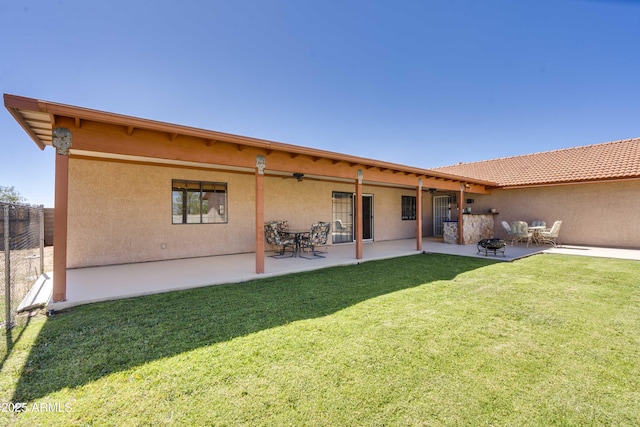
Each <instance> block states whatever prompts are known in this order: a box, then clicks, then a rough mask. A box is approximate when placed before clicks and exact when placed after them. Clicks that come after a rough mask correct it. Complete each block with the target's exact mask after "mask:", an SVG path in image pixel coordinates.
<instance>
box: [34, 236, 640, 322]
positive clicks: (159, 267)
mask: <svg viewBox="0 0 640 427" xmlns="http://www.w3.org/2000/svg"><path fill="white" fill-rule="evenodd" d="M415 244H416V243H415V240H414V239H406V240H393V241H385V242H371V243H365V244H364V251H363V259H360V260H357V259H355V247H354V245H353V244H344V245H333V246H330V247H329V250H328V254H327V256H326V258H314V259H306V258H301V257H297V258H273V257H270V256H266V257H265V271H266V272H265V273H263V274H256V273H255V256H254V254H253V253H245V254H237V255H222V256H212V257H202V258H190V259H179V260H168V261H154V262H146V263H137V264H124V265H114V266H105V267H90V268H79V269H70V270H68V271H67V300H66V301H63V302H55V303H54V302H52V301H51V299H50V298H51V290H52V287H53V279H52V277H53V274H51V273H48V274H45V275H43V276H42V277H41V279H40V280H39V281H40V284H37V286H34V288H38V289H39V294H40V295H39V296H37V298H34V301H36V300H39V301H43V302H47V305H46V308H47V310H55V311H58V310H63V309H66V308H69V307H73V306H76V305H81V304H88V303H93V302H99V301H108V300H114V299H121V298H130V297H135V296H141V295H149V294H154V293H160V292H169V291H176V290H182V289H189V288H195V287H202V286H211V285H219V284H225V283H240V282H245V281H248V280H253V279H259V278H264V277H272V276H281V275H285V274H290V273H296V272H302V271H311V270H317V269H321V268H326V267H332V266H339V265H352V264H359V263H362V262H366V261H372V260H379V259H385V258H395V257H400V256H407V255H415V254H419V253H420V252H419V251H417V250H416V248H415ZM422 252H425V253H443V254H450V255H460V256H470V257H480V258H488V259H492V260H496V261H513V260H515V259H518V258H523V257H527V256H530V255H534V254H537V253H558V254H571V255H583V256H598V257H610V258H623V259H633V260H640V250H628V249H608V248H591V247H578V246H563V247H560V248H550V247H548V246H529V247H526V246H508V247H507V249H506V252H505V256H502V255H497V256H494V255H489V256H486V257H485V255H484V254H478V252H477V249H476V245H451V244H446V243H443V242H442V239H436V238H424V239H423V250H422ZM267 255H269V254H267ZM32 298H33V297H32ZM43 298H44V299H43Z"/></svg>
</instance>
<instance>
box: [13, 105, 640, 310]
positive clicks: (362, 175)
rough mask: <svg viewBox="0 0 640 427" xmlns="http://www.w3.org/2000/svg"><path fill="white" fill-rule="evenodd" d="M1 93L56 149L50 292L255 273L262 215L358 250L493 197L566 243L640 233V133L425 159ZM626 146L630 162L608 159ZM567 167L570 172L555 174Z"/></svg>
mask: <svg viewBox="0 0 640 427" xmlns="http://www.w3.org/2000/svg"><path fill="white" fill-rule="evenodd" d="M4 103H5V106H6V108H7V109H8V110H9V112H10V113H11V114H12V115H13V117H14V118H15V119H16V121H17V122H18V123H19V124H20V125H21V126H22V127H23V129H24V130H25V132H26V133H27V134H28V135H29V136H30V137H31V139H32V140H33V141H34V142H35V143H36V145H37V146H38V147H39V148H40V149H42V150H44V149H45V147H47V146H51V147H53V149H55V150H56V165H55V224H54V227H55V235H54V278H53V279H54V282H53V283H54V285H53V286H54V289H53V300H54V301H63V300H65V298H66V272H67V269H73V268H80V267H90V266H101V265H112V264H124V263H137V262H146V261H157V260H170V259H179V258H189V257H201V256H211V255H222V254H235V253H255V271H256V272H257V273H263V272H264V269H265V252H268V251H269V250H270V249H271V248H269V247H268V245H266V244H265V235H264V223H265V222H266V221H269V220H282V219H284V220H288V221H289V226H290V227H291V228H297V229H300V228H309V227H310V225H311V224H312V223H314V222H317V221H325V222H330V223H331V224H332V225H334V226H333V228H332V233H331V239H330V240H329V244H346V245H353V248H354V250H353V256H354V258H356V259H360V258H362V256H363V251H364V250H365V248H364V247H363V242H364V241H367V240H375V241H383V240H394V239H409V238H410V239H415V240H416V250H418V251H420V250H422V237H423V236H433V235H436V236H437V235H441V234H442V224H443V221H444V220H447V219H458V220H459V221H460V223H462V222H463V210H464V209H465V208H471V209H472V212H474V213H483V214H487V213H488V212H489V211H490V209H496V210H497V212H498V213H497V214H495V215H493V216H490V221H492V222H494V221H495V222H496V225H497V224H498V223H499V221H500V220H507V221H512V220H516V219H517V220H533V219H543V220H546V221H547V222H552V221H553V220H556V219H562V220H563V221H564V224H563V230H562V237H563V242H566V243H578V244H593V245H606V246H620V247H638V241H639V240H638V239H639V238H640V228H639V226H638V225H637V221H635V219H634V217H633V214H634V213H635V212H636V211H637V209H638V208H640V201H638V200H637V198H636V197H635V196H636V195H638V194H640V192H639V190H640V167H639V165H640V150H639V149H638V147H639V144H640V140H629V141H619V142H617V143H609V144H601V145H599V146H593V147H599V148H597V149H595V151H589V153H597V154H585V155H584V156H578V157H580V158H581V159H582V163H577V162H576V161H575V159H574V158H573V157H569V158H568V159H566V160H565V161H564V163H563V162H561V161H560V159H562V158H563V157H562V156H561V153H565V152H566V153H569V152H570V153H575V152H574V151H571V150H561V151H559V152H552V153H555V154H550V155H545V154H544V153H541V154H536V155H531V156H522V157H520V158H510V159H498V160H496V161H490V162H479V163H474V164H467V165H456V166H450V167H444V168H439V169H435V170H429V169H421V168H415V167H410V166H404V165H399V164H393V163H388V162H384V161H379V160H373V159H367V158H361V157H355V156H350V155H345V154H341V153H335V152H329V151H323V150H316V149H311V148H307V147H301V146H296V145H290V144H283V143H279V142H273V141H266V140H261V139H256V138H249V137H244V136H238V135H231V134H226V133H221V132H216V131H210V130H205V129H197V128H192V127H187V126H181V125H176V124H170V123H164V122H158V121H153V120H146V119H141V118H135V117H129V116H124V115H119V114H113V113H109V112H104V111H96V110H91V109H87V108H82V107H76V106H70V105H64V104H59V103H54V102H48V101H42V100H37V99H32V98H25V97H20V96H15V95H8V94H5V95H4ZM623 145H624V147H625V150H626V151H623V153H624V154H617V152H616V154H615V155H612V156H611V157H608V156H609V155H608V154H605V153H608V152H609V151H611V150H612V149H614V148H616V147H619V146H623ZM583 149H584V147H583V148H581V149H576V150H583ZM625 156H627V157H629V156H630V158H632V159H633V160H632V161H630V162H629V163H625V165H626V166H625V168H624V172H622V171H621V170H620V168H617V169H615V171H613V172H612V171H610V169H611V168H614V166H615V165H617V164H618V162H619V161H620V160H621V159H623V158H627V157H625ZM521 160H522V161H526V162H528V163H526V165H524V163H521ZM491 162H496V163H491ZM505 164H506V165H507V166H510V167H511V168H512V169H510V172H509V173H508V174H506V173H505V172H504V170H505ZM486 165H489V167H483V166H486ZM493 165H495V167H492V166H493ZM523 165H524V166H523ZM543 166H544V167H543ZM563 168H565V169H567V170H571V171H575V170H576V169H577V170H578V172H577V175H576V176H573V175H571V174H569V175H567V176H565V175H562V174H560V175H558V174H551V175H549V171H553V172H558V171H559V170H562V169H563ZM534 169H535V170H538V169H539V172H538V173H536V174H533V175H532V177H531V178H527V179H526V180H524V181H518V177H520V176H523V171H525V170H534ZM587 170H591V171H594V170H595V171H600V172H597V173H596V174H595V175H592V176H589V175H588V174H587V172H586V171H587ZM548 176H551V177H552V178H551V179H547V180H546V181H545V177H548ZM193 203H196V204H197V206H194V205H193ZM485 220H486V218H485ZM495 232H496V233H498V234H499V233H500V228H499V226H496V227H495ZM458 242H459V243H462V242H463V230H462V227H460V230H459V239H458Z"/></svg>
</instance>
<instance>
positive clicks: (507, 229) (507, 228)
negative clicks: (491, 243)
mask: <svg viewBox="0 0 640 427" xmlns="http://www.w3.org/2000/svg"><path fill="white" fill-rule="evenodd" d="M501 224H502V228H503V229H504V232H505V233H507V238H506V239H505V240H511V239H512V236H511V226H510V225H509V223H508V222H507V221H502V222H501Z"/></svg>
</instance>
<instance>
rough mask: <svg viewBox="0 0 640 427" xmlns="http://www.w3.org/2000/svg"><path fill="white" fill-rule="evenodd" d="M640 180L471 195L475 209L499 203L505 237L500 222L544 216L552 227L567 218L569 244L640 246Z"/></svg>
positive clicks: (563, 231) (564, 229)
mask: <svg viewBox="0 0 640 427" xmlns="http://www.w3.org/2000/svg"><path fill="white" fill-rule="evenodd" d="M638 195H640V181H621V182H608V183H607V182H603V183H594V184H579V185H565V186H555V187H537V188H527V189H512V190H493V192H492V194H491V195H486V196H485V195H482V196H478V195H475V196H469V197H473V198H474V201H475V202H474V204H472V205H469V206H470V207H471V208H472V212H478V213H480V212H487V211H488V210H489V209H490V208H495V209H497V211H498V212H499V215H496V217H495V220H496V224H495V230H496V234H497V237H504V235H505V234H504V232H503V230H502V226H501V225H500V221H502V220H504V221H507V222H509V223H510V222H512V221H518V220H522V221H526V222H527V223H531V221H533V220H544V221H546V222H547V227H551V225H552V224H553V222H554V221H556V220H562V227H561V229H560V241H561V242H562V243H564V244H576V245H588V246H612V247H620V248H638V247H640V222H638V221H637V219H636V215H637V213H638V212H639V211H640V198H639V197H638Z"/></svg>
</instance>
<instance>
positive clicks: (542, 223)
mask: <svg viewBox="0 0 640 427" xmlns="http://www.w3.org/2000/svg"><path fill="white" fill-rule="evenodd" d="M531 226H532V227H546V226H547V221H531Z"/></svg>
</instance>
